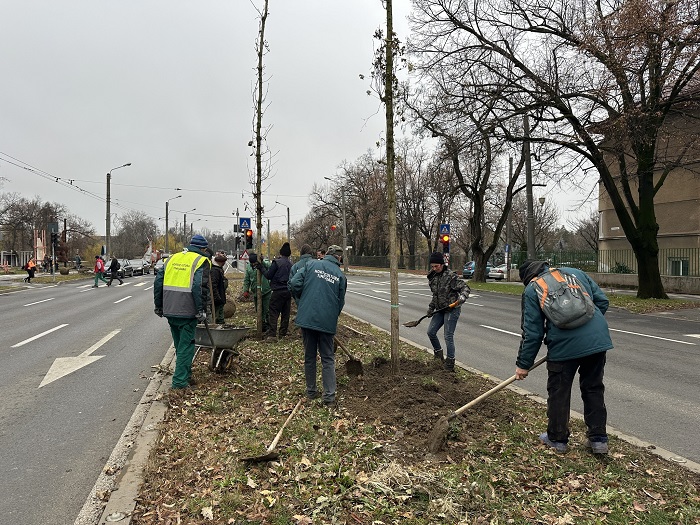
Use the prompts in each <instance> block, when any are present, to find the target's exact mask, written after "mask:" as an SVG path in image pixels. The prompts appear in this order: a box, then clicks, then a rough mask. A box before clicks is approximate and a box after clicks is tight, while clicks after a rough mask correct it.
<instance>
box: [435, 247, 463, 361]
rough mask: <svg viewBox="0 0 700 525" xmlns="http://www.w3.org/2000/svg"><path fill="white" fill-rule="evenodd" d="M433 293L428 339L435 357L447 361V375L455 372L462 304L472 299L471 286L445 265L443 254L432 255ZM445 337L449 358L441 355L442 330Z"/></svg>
mask: <svg viewBox="0 0 700 525" xmlns="http://www.w3.org/2000/svg"><path fill="white" fill-rule="evenodd" d="M428 281H429V282H430V290H431V291H432V292H433V299H432V300H431V301H430V305H428V315H429V316H430V317H431V319H430V324H429V325H428V339H430V344H431V345H432V346H433V356H434V357H435V358H436V359H440V360H444V368H445V370H447V371H448V372H452V371H454V369H455V339H454V334H455V328H457V321H458V320H459V316H460V314H461V313H462V304H463V303H464V301H466V300H467V299H468V298H469V292H470V290H469V286H468V285H467V283H465V282H464V280H463V279H462V278H461V277H459V275H457V274H456V273H455V272H453V271H452V270H450V269H449V268H448V267H447V265H446V264H445V258H444V255H443V254H442V253H439V252H433V253H432V254H431V255H430V272H429V273H428ZM443 326H444V327H445V328H444V330H443V336H444V337H445V346H446V348H447V358H446V359H445V356H444V354H443V351H442V346H441V345H440V339H439V338H438V335H437V333H438V330H440V328H441V327H443Z"/></svg>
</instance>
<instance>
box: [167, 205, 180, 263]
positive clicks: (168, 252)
mask: <svg viewBox="0 0 700 525" xmlns="http://www.w3.org/2000/svg"><path fill="white" fill-rule="evenodd" d="M180 197H182V195H178V196H177V197H173V198H172V199H168V200H167V201H165V253H167V254H170V250H169V249H168V203H169V202H170V201H174V200H175V199H179V198H180Z"/></svg>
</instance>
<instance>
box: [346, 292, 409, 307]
mask: <svg viewBox="0 0 700 525" xmlns="http://www.w3.org/2000/svg"><path fill="white" fill-rule="evenodd" d="M348 292H350V293H354V294H355V295H361V296H362V297H369V298H370V299H376V300H377V301H384V302H385V303H390V302H391V300H390V299H382V298H381V297H375V296H373V295H367V294H366V293H360V292H355V291H353V290H348ZM399 306H401V303H399Z"/></svg>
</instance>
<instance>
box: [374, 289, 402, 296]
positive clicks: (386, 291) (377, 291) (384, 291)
mask: <svg viewBox="0 0 700 525" xmlns="http://www.w3.org/2000/svg"><path fill="white" fill-rule="evenodd" d="M372 292H373V293H384V294H386V293H391V291H390V290H372ZM399 297H406V296H405V295H401V294H399Z"/></svg>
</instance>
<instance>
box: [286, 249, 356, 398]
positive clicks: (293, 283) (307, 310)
mask: <svg viewBox="0 0 700 525" xmlns="http://www.w3.org/2000/svg"><path fill="white" fill-rule="evenodd" d="M342 256H343V249H342V248H341V247H340V246H336V245H332V246H329V247H328V250H327V252H326V256H325V257H324V258H323V259H321V260H317V259H312V260H310V261H309V262H308V263H307V264H306V266H304V267H302V268H301V269H300V270H299V271H298V272H297V273H295V274H294V277H292V278H291V279H290V281H289V290H290V292H291V294H292V296H293V297H294V300H295V301H296V302H297V304H298V308H297V316H296V319H295V320H294V324H296V325H297V326H298V327H300V328H301V335H302V338H303V341H304V377H305V380H306V396H307V397H308V398H309V399H315V398H316V397H318V390H317V387H316V358H317V355H320V356H321V367H322V368H321V382H322V384H323V403H324V404H325V405H327V406H332V405H333V404H334V403H335V393H336V380H335V353H334V346H333V337H334V336H335V333H336V331H337V329H338V317H339V316H340V312H342V311H343V306H345V291H346V289H347V278H346V277H345V275H344V274H343V272H342V270H341V269H340V262H341V260H342Z"/></svg>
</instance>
